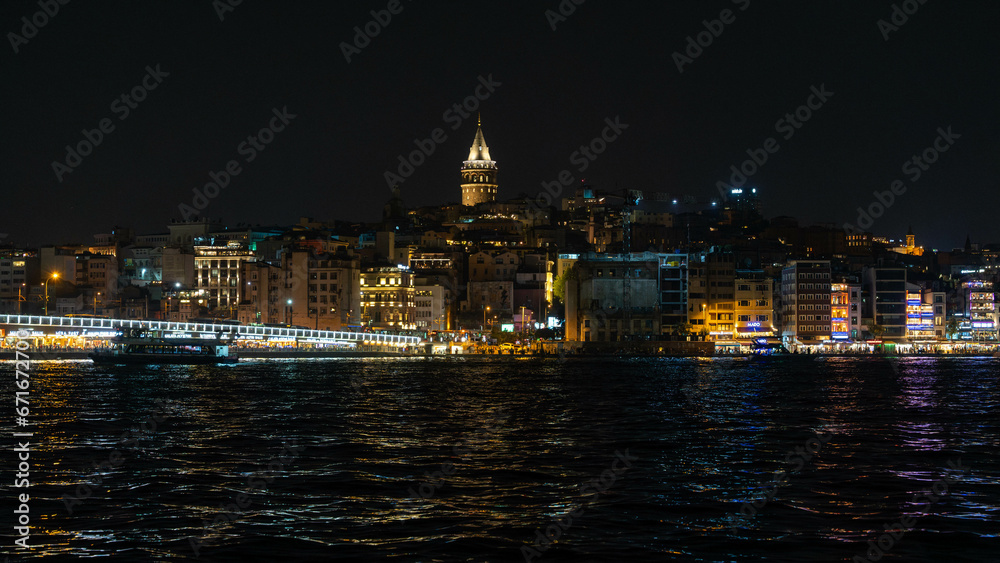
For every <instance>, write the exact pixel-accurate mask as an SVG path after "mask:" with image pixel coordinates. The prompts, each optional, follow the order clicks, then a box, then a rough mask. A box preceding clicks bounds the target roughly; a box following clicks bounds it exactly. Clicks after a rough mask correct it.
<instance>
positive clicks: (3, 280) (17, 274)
mask: <svg viewBox="0 0 1000 563" xmlns="http://www.w3.org/2000/svg"><path fill="white" fill-rule="evenodd" d="M39 272H40V261H39V259H38V256H37V255H36V254H34V253H31V252H27V251H9V252H5V253H4V254H3V255H0V299H18V297H19V296H20V298H21V299H22V301H23V300H24V299H26V298H27V295H28V287H29V286H31V285H32V284H36V283H38V279H39ZM14 309H15V311H14V312H16V307H14ZM25 311H27V309H25Z"/></svg>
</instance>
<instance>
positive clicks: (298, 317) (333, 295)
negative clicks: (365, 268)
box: [281, 249, 362, 330]
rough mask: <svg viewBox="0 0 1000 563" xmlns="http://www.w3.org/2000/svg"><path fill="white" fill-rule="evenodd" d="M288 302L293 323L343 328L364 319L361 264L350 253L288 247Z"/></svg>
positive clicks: (284, 271)
mask: <svg viewBox="0 0 1000 563" xmlns="http://www.w3.org/2000/svg"><path fill="white" fill-rule="evenodd" d="M281 269H282V274H284V278H285V292H284V304H286V305H289V303H288V301H289V300H291V304H290V307H289V314H290V319H291V324H293V325H297V326H306V327H309V328H314V329H315V328H318V329H322V330H341V329H343V328H346V327H347V326H348V325H359V324H360V322H361V297H362V296H361V266H360V261H359V259H358V258H356V257H354V256H352V255H349V254H347V253H343V254H337V255H329V254H326V255H324V254H316V253H314V252H311V251H308V250H291V249H288V250H286V251H285V252H283V253H282V260H281Z"/></svg>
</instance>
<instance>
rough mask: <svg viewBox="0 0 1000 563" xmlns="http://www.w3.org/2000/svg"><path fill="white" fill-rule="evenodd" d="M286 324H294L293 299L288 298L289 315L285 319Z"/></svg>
mask: <svg viewBox="0 0 1000 563" xmlns="http://www.w3.org/2000/svg"><path fill="white" fill-rule="evenodd" d="M285 324H287V325H289V326H291V324H292V300H291V299H289V300H288V317H287V320H286V321H285Z"/></svg>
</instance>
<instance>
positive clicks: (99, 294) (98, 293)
mask: <svg viewBox="0 0 1000 563" xmlns="http://www.w3.org/2000/svg"><path fill="white" fill-rule="evenodd" d="M100 296H101V292H100V291H98V292H97V293H95V294H94V316H97V298H98V297H100Z"/></svg>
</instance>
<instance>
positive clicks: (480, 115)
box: [476, 113, 483, 127]
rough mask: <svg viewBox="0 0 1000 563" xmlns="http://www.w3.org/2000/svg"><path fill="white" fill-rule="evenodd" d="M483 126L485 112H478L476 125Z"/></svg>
mask: <svg viewBox="0 0 1000 563" xmlns="http://www.w3.org/2000/svg"><path fill="white" fill-rule="evenodd" d="M482 126H483V114H482V113H478V114H476V127H482Z"/></svg>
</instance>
